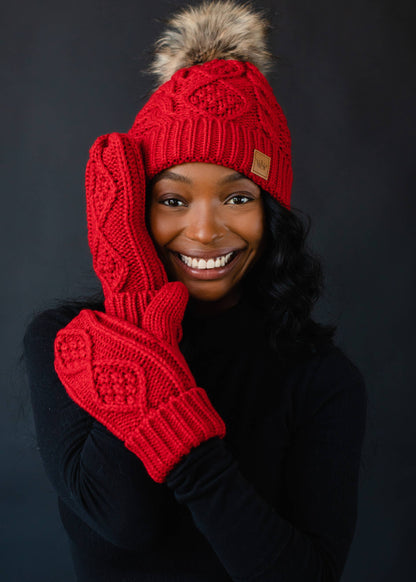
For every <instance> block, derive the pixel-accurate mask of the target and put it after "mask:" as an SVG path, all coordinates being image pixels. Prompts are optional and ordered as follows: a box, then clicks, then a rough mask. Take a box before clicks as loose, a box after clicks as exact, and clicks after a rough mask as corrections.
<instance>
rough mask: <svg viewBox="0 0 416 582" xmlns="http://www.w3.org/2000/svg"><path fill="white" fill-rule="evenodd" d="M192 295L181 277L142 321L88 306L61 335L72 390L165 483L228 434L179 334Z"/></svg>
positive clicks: (58, 343)
mask: <svg viewBox="0 0 416 582" xmlns="http://www.w3.org/2000/svg"><path fill="white" fill-rule="evenodd" d="M184 289H185V291H184ZM173 296H174V297H175V298H174V300H173V298H172V297H173ZM186 298H187V297H186V288H185V287H184V285H182V284H181V283H177V282H174V283H168V284H166V285H165V286H163V287H162V289H161V290H160V291H158V292H156V293H155V295H154V297H153V299H152V300H151V302H150V303H149V305H148V307H147V309H146V311H145V313H144V316H143V322H142V328H138V327H137V326H135V325H133V324H131V323H129V322H126V321H123V320H121V319H119V318H116V317H113V316H111V315H108V314H106V313H100V312H94V311H91V310H83V311H81V312H80V313H79V315H78V316H77V317H75V318H74V319H73V320H72V321H71V322H70V323H69V324H68V325H67V326H66V327H65V328H64V329H63V330H61V331H59V332H58V334H57V337H56V340H55V369H56V372H57V374H58V376H59V378H60V380H61V382H62V383H63V385H64V386H65V388H66V390H67V392H68V394H69V396H70V397H71V398H72V400H74V401H75V402H76V403H77V404H79V405H80V406H81V407H82V408H83V409H84V410H86V411H87V412H88V413H90V414H91V415H92V416H93V417H94V418H96V419H97V420H98V421H99V422H101V423H102V424H104V426H106V427H107V428H108V429H109V430H110V431H111V432H112V433H113V434H114V435H116V436H117V437H118V438H120V439H121V440H123V441H124V443H125V445H126V447H127V448H128V449H130V450H131V451H132V452H133V453H134V454H136V455H137V456H138V457H139V458H140V459H141V460H142V461H143V463H144V465H145V467H146V469H147V471H148V473H149V475H150V476H151V477H152V478H153V479H154V480H155V481H156V482H158V483H162V482H163V481H164V480H165V478H166V476H167V474H168V473H169V471H170V470H171V469H172V468H173V467H174V466H175V465H176V463H178V462H179V460H180V459H181V458H182V457H183V456H184V455H186V454H188V453H189V451H190V450H191V449H192V448H193V447H196V446H198V445H199V444H200V443H201V442H204V441H206V440H207V439H209V438H211V437H214V436H219V437H221V438H222V437H223V436H224V435H225V425H224V422H223V420H222V419H221V417H220V416H219V415H218V413H217V412H216V410H215V409H214V408H213V406H212V404H211V403H210V401H209V399H208V396H207V394H206V392H205V390H203V389H202V388H199V387H197V386H196V383H195V380H194V378H193V376H192V373H191V371H190V370H189V368H188V365H187V363H186V361H185V359H184V357H183V356H182V354H181V352H180V350H179V347H178V343H177V341H176V335H177V333H176V331H175V330H176V329H177V328H178V326H180V323H181V321H182V317H183V311H184V309H185V305H186Z"/></svg>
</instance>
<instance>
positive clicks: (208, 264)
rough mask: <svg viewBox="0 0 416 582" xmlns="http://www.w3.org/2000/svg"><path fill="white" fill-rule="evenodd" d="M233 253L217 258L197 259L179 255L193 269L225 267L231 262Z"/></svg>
mask: <svg viewBox="0 0 416 582" xmlns="http://www.w3.org/2000/svg"><path fill="white" fill-rule="evenodd" d="M232 255H233V253H232V252H231V253H227V254H226V255H223V256H222V257H217V258H216V259H208V260H207V261H206V260H205V259H195V258H192V257H188V256H187V255H179V256H180V258H181V260H182V261H183V262H184V263H185V265H187V266H188V267H191V268H192V269H201V270H202V269H218V268H219V267H225V265H226V264H227V263H228V262H229V260H230V258H231V257H232Z"/></svg>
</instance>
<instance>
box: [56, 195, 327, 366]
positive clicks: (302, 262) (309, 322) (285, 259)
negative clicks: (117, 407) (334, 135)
mask: <svg viewBox="0 0 416 582" xmlns="http://www.w3.org/2000/svg"><path fill="white" fill-rule="evenodd" d="M262 198H263V204H264V210H265V213H264V215H265V239H264V251H263V253H262V256H261V257H260V259H259V260H258V261H257V263H256V264H255V265H254V267H253V268H252V269H251V271H250V272H249V273H248V274H247V275H246V279H245V281H244V292H245V293H247V294H248V296H249V298H250V299H251V300H253V301H255V302H256V304H257V305H262V306H263V307H262V308H263V310H264V311H265V313H266V317H265V321H266V322H267V334H268V340H269V344H270V346H271V348H272V349H273V351H275V353H276V357H277V359H278V360H279V361H281V363H288V362H289V361H290V360H291V358H292V357H298V356H299V355H308V354H311V353H315V352H316V351H318V350H319V349H320V348H321V347H322V346H326V345H328V343H329V344H330V343H332V341H333V336H334V334H335V331H336V325H323V324H321V323H318V322H316V321H314V320H313V319H312V316H311V313H312V309H313V307H314V305H315V303H316V302H317V301H318V299H319V298H320V297H321V295H322V293H323V291H324V276H323V269H322V264H321V260H320V259H319V258H318V256H317V255H316V254H314V253H313V252H312V251H311V250H310V249H309V248H308V245H307V238H308V234H309V232H310V227H311V219H310V217H309V216H308V215H306V214H305V213H303V212H302V211H300V210H299V209H293V208H292V209H291V210H289V209H287V208H286V207H285V206H283V205H282V204H280V203H279V202H278V201H277V200H276V199H275V198H272V197H271V196H270V195H269V194H268V193H267V192H262ZM60 309H61V310H63V311H66V312H67V314H68V315H69V316H70V315H71V314H73V315H74V316H75V315H76V313H77V312H78V311H80V310H81V309H95V310H98V311H103V310H104V296H103V294H102V292H101V291H98V292H97V293H96V294H95V295H93V296H91V297H84V298H78V299H77V300H73V301H65V302H62V303H61V305H60Z"/></svg>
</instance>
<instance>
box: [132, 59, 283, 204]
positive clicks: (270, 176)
mask: <svg viewBox="0 0 416 582" xmlns="http://www.w3.org/2000/svg"><path fill="white" fill-rule="evenodd" d="M128 135H129V136H130V137H131V138H133V139H135V140H137V142H138V143H139V144H140V146H141V148H142V151H143V155H144V163H145V169H146V177H147V179H148V180H149V179H151V178H153V176H155V175H156V174H158V173H159V172H160V171H162V170H164V169H166V168H169V167H172V166H175V165H178V164H183V163H186V162H209V163H212V164H218V165H221V166H225V167H227V168H233V169H234V170H237V171H238V172H241V173H242V174H244V175H245V176H247V177H248V178H250V179H251V180H252V181H253V182H255V183H256V184H258V185H259V186H260V187H261V188H263V189H264V190H266V191H267V192H269V193H270V194H271V195H272V196H274V197H275V198H277V199H278V200H279V201H280V202H281V203H282V204H284V205H286V206H287V207H289V205H290V194H291V188H292V181H293V175H292V166H291V139H290V133H289V129H288V126H287V122H286V118H285V116H284V114H283V111H282V109H281V107H280V105H279V104H278V103H277V101H276V98H275V96H274V94H273V90H272V88H271V87H270V85H269V83H268V81H267V80H266V78H265V77H264V76H263V75H262V73H260V71H259V70H258V69H257V68H256V67H255V66H254V65H252V64H251V63H248V62H240V61H235V60H222V59H216V60H213V61H209V62H207V63H204V64H201V65H194V66H192V67H189V68H185V69H181V70H179V71H177V72H176V73H175V74H174V75H173V76H172V78H171V79H170V80H169V81H167V82H166V83H164V84H163V85H162V86H161V87H159V89H157V90H156V91H155V93H154V94H153V95H152V96H151V97H150V99H149V100H148V102H147V103H146V105H145V106H144V107H143V109H142V110H141V111H140V112H139V113H138V115H137V117H136V119H135V121H134V124H133V126H132V128H131V129H130V131H129V133H128ZM256 152H258V153H256Z"/></svg>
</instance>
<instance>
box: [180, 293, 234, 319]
mask: <svg viewBox="0 0 416 582" xmlns="http://www.w3.org/2000/svg"><path fill="white" fill-rule="evenodd" d="M239 300H240V294H238V293H234V294H230V295H226V296H225V297H222V298H221V299H219V300H218V301H201V300H200V299H196V298H195V297H192V296H191V297H190V298H189V302H188V307H189V311H190V312H191V313H192V314H193V315H197V316H201V317H207V316H210V315H216V314H218V313H221V312H223V311H227V309H230V308H231V307H234V305H237V303H238V302H239Z"/></svg>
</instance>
